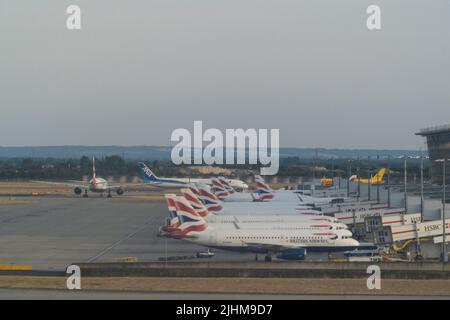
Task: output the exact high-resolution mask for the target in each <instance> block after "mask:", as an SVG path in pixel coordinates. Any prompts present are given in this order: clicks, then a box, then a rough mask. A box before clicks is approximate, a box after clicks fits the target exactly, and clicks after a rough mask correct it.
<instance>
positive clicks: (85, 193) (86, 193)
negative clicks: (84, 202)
mask: <svg viewBox="0 0 450 320" xmlns="http://www.w3.org/2000/svg"><path fill="white" fill-rule="evenodd" d="M87 197H88V191H87V189H84V193H83V198H87Z"/></svg>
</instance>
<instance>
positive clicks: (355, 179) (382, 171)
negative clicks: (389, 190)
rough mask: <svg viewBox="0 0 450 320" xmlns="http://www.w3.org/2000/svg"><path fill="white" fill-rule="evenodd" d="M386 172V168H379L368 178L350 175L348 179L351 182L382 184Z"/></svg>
mask: <svg viewBox="0 0 450 320" xmlns="http://www.w3.org/2000/svg"><path fill="white" fill-rule="evenodd" d="M385 173H386V168H381V169H380V170H378V172H377V174H376V175H374V176H373V177H371V178H370V179H363V178H358V176H357V175H352V176H351V177H350V178H349V180H350V181H352V182H360V183H363V184H369V183H370V184H382V183H383V182H384V179H383V178H384V174H385Z"/></svg>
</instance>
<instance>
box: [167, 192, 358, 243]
mask: <svg viewBox="0 0 450 320" xmlns="http://www.w3.org/2000/svg"><path fill="white" fill-rule="evenodd" d="M189 191H190V190H184V191H183V192H182V197H184V199H185V200H187V201H188V202H189V204H190V205H191V206H192V208H193V209H194V210H195V212H196V214H198V215H200V216H201V217H203V218H204V219H205V221H206V222H208V223H213V224H216V223H218V224H225V225H226V226H230V227H233V226H235V225H236V224H239V226H240V227H244V228H276V229H292V228H297V229H298V228H301V229H318V230H347V229H348V226H347V225H346V224H344V223H342V222H340V221H339V220H337V219H336V218H332V217H327V216H319V217H311V216H306V215H251V216H249V215H225V216H222V215H215V214H211V213H210V212H209V211H208V209H206V207H205V206H204V204H203V203H202V202H201V201H200V200H199V199H198V198H197V197H195V194H193V193H192V192H189ZM165 198H166V203H167V207H168V209H169V213H170V218H168V219H167V220H166V225H165V226H162V227H161V228H160V234H161V235H167V234H170V233H171V232H173V231H176V230H177V229H178V227H179V225H180V223H179V219H178V215H177V209H176V206H175V202H176V201H177V199H178V198H179V197H178V196H176V195H175V194H166V195H165ZM348 235H350V236H351V235H352V234H351V232H350V231H349V232H348Z"/></svg>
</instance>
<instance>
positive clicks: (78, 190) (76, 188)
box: [73, 187, 83, 195]
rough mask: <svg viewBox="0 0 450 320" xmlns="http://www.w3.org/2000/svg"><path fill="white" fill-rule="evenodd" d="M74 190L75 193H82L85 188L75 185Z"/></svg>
mask: <svg viewBox="0 0 450 320" xmlns="http://www.w3.org/2000/svg"><path fill="white" fill-rule="evenodd" d="M73 192H75V194H77V195H80V194H81V193H82V192H83V190H82V189H81V188H80V187H75V189H73Z"/></svg>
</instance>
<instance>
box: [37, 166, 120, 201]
mask: <svg viewBox="0 0 450 320" xmlns="http://www.w3.org/2000/svg"><path fill="white" fill-rule="evenodd" d="M33 182H36V183H46V184H55V185H64V186H69V187H74V189H73V192H74V193H75V194H77V195H80V194H82V193H83V191H84V193H83V197H85V198H86V197H88V191H89V192H93V193H100V195H101V196H103V195H104V194H105V193H106V194H107V195H108V198H111V197H112V195H111V191H114V192H116V193H117V195H122V194H123V193H124V190H123V188H122V187H121V186H111V185H109V183H108V181H107V180H105V179H103V178H99V177H97V176H96V173H95V158H92V179H90V180H89V182H88V183H86V182H83V181H80V182H79V183H78V182H77V183H66V182H51V181H33Z"/></svg>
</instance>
